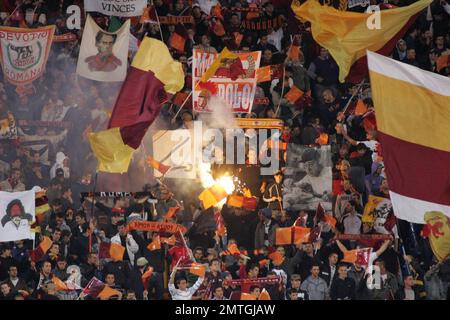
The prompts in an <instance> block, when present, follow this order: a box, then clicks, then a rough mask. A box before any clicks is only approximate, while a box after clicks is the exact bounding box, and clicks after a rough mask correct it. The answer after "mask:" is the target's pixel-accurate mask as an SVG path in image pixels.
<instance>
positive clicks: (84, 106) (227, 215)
mask: <svg viewBox="0 0 450 320" xmlns="http://www.w3.org/2000/svg"><path fill="white" fill-rule="evenodd" d="M376 2H377V1H370V3H373V4H375V3H376ZM388 2H389V4H391V5H395V6H404V5H408V4H409V3H410V2H412V1H406V0H405V1H403V0H394V1H391V0H389V1H388ZM218 3H219V4H220V5H221V6H222V10H221V12H220V13H217V12H215V11H214V10H211V8H213V6H214V5H216V4H218ZM286 3H289V1H266V0H259V1H245V0H240V1H237V0H194V1H192V3H190V2H189V1H187V0H175V1H171V0H155V1H154V6H155V8H156V11H157V13H158V15H159V16H167V15H180V13H181V15H183V16H188V15H191V16H193V21H194V23H192V24H189V23H186V24H178V25H167V24H164V25H162V28H161V29H159V25H158V24H157V23H144V24H140V23H139V19H137V20H136V21H134V22H133V23H132V27H131V32H132V34H133V35H134V36H135V37H136V38H137V39H142V38H143V37H144V35H147V36H150V37H153V38H156V39H161V37H162V38H163V40H164V41H165V42H166V43H167V44H169V39H170V37H171V34H172V33H174V32H175V31H176V32H178V33H180V34H183V35H185V39H186V42H185V47H184V52H180V51H179V50H175V49H171V52H172V54H173V57H174V58H175V59H177V60H179V61H180V62H181V63H182V64H183V67H184V71H185V79H186V81H185V88H184V89H183V91H185V92H187V93H188V92H190V90H191V88H192V74H191V70H192V58H191V57H192V50H193V48H198V49H202V50H204V51H206V52H220V51H221V50H222V49H223V48H224V47H225V46H227V47H228V48H229V49H232V50H236V51H237V50H240V51H261V52H262V59H261V66H269V65H271V66H274V65H281V68H280V72H281V76H280V78H282V79H283V80H282V81H280V79H278V78H274V79H273V80H271V81H269V82H263V83H259V84H258V89H257V97H258V98H266V99H259V100H258V101H259V102H261V103H259V102H258V103H256V102H255V104H254V105H253V109H252V112H251V113H249V114H242V115H237V116H239V117H250V118H279V119H282V120H283V121H284V125H285V129H284V131H283V135H282V139H283V140H284V142H286V143H294V144H300V145H316V144H317V143H318V139H319V137H321V134H327V137H328V141H329V144H330V145H331V150H332V160H333V169H332V172H333V210H332V214H333V216H334V217H335V218H336V220H337V223H336V225H334V226H333V225H332V224H330V223H327V222H324V221H317V219H316V213H315V210H314V211H300V212H298V211H295V212H291V211H286V210H280V209H279V208H280V207H279V205H280V200H281V201H282V199H280V198H279V197H280V195H279V194H278V195H276V194H274V193H273V188H272V187H273V186H275V188H279V189H276V190H280V191H281V190H282V180H283V170H281V171H280V172H278V173H277V174H276V175H275V176H274V177H270V179H266V178H264V181H263V179H262V178H261V189H260V193H259V194H255V196H257V197H258V199H259V202H258V207H257V209H256V210H253V211H249V210H246V209H243V208H236V207H231V206H228V205H227V204H225V205H224V206H223V207H222V208H221V209H220V211H221V215H222V217H223V220H224V223H225V227H226V229H227V234H226V236H218V235H217V233H216V221H215V218H214V214H215V212H214V210H213V209H208V210H203V209H202V207H201V203H200V202H199V201H198V200H196V199H197V195H194V196H191V197H189V198H185V197H181V195H179V194H178V190H177V188H176V186H177V185H176V184H174V185H173V186H172V185H171V184H170V181H168V182H167V185H165V184H160V183H158V182H157V181H156V180H155V178H154V177H153V176H152V174H151V172H150V171H151V170H149V168H145V167H146V164H145V161H144V160H142V161H134V162H133V164H132V167H131V169H130V172H129V173H128V175H129V178H130V179H129V181H131V184H130V186H131V188H124V190H114V191H133V192H137V191H144V192H147V193H148V194H149V196H144V197H142V196H141V195H140V196H136V195H125V196H120V195H115V196H114V197H112V198H111V197H110V198H108V197H95V199H94V198H92V197H91V196H84V197H81V194H82V193H88V192H92V191H94V190H96V191H102V190H101V188H100V187H99V186H96V185H95V179H96V173H95V170H96V160H95V157H94V156H93V154H92V152H91V150H90V147H89V143H88V141H87V134H88V133H89V132H96V131H99V130H103V129H105V128H106V127H107V123H108V119H109V117H110V115H111V111H112V109H113V107H114V103H115V99H116V97H117V95H118V93H119V90H120V84H117V83H106V82H105V83H102V82H95V81H91V80H87V79H83V78H81V77H77V75H76V64H77V57H78V51H79V47H80V42H81V35H82V30H69V29H67V26H66V19H67V18H68V14H67V13H66V9H67V7H68V6H69V5H72V4H77V5H80V6H81V7H82V1H75V0H74V1H70V0H61V1H42V0H39V1H32V0H23V1H21V0H17V1H9V0H6V1H2V7H1V8H0V9H1V10H0V12H4V13H5V14H2V15H1V16H0V20H1V21H0V24H1V25H7V26H19V21H17V20H14V17H15V15H13V16H11V13H12V11H13V10H14V9H15V8H16V7H17V6H18V5H20V6H19V9H18V10H22V13H23V16H27V15H26V13H27V12H28V11H29V9H30V8H31V10H34V15H32V17H31V18H29V19H28V20H27V21H26V23H27V25H28V27H30V28H35V27H38V26H42V25H47V24H55V25H56V34H58V35H62V34H66V33H69V32H72V33H74V34H76V36H77V38H76V40H75V41H68V42H58V43H53V45H52V49H51V53H50V57H49V59H48V63H47V67H46V72H45V75H44V76H43V77H41V78H40V79H38V80H37V81H35V82H34V83H33V85H32V86H28V87H26V88H25V91H24V92H22V91H18V90H16V87H15V86H12V85H10V84H9V83H7V82H6V81H3V78H2V81H0V119H3V118H7V117H8V114H11V113H12V115H13V116H14V119H15V122H16V124H17V133H18V137H17V139H2V140H1V141H0V190H1V191H9V192H16V191H24V190H29V189H31V188H32V187H33V186H40V187H41V188H43V189H46V196H47V198H48V204H49V206H50V209H49V210H48V211H47V212H46V213H45V217H44V218H43V219H42V221H40V233H36V241H35V242H33V241H31V240H21V241H15V242H11V243H1V244H0V300H12V299H15V300H21V299H43V300H57V299H59V300H75V299H94V298H93V297H92V296H90V295H86V294H84V293H81V288H84V287H85V286H86V285H87V284H88V283H89V281H90V280H91V279H92V278H93V277H96V278H97V279H99V280H101V281H103V282H104V283H105V284H106V286H108V287H110V288H113V289H116V290H118V291H119V292H120V294H119V295H113V296H111V297H106V298H104V299H123V300H135V299H138V300H142V299H170V298H172V299H174V300H196V299H197V300H200V299H205V300H210V299H213V300H222V299H230V298H231V299H240V298H242V297H243V296H244V295H243V294H248V295H249V296H251V297H252V298H255V299H259V298H260V297H261V296H262V295H263V293H268V295H269V296H270V298H271V299H273V300H280V299H281V300H329V299H331V300H361V299H368V300H397V299H398V300H422V299H429V300H445V299H449V297H450V293H449V292H450V290H449V284H450V270H449V263H448V260H447V262H446V263H437V261H436V259H435V258H434V256H433V252H432V250H431V248H430V245H429V242H428V240H427V239H426V238H425V237H423V236H422V234H421V229H422V225H416V224H410V223H407V222H406V221H401V220H398V221H396V223H395V226H391V227H390V228H386V230H387V231H386V234H388V235H392V237H391V239H387V240H381V241H375V242H374V243H372V244H371V245H373V251H372V254H371V256H370V263H369V265H372V264H374V265H376V266H378V267H379V269H377V270H379V273H380V279H381V284H380V285H379V286H375V287H371V286H368V285H367V283H368V278H370V276H371V275H369V274H368V273H366V270H365V269H366V268H365V267H363V266H361V265H359V264H356V263H353V264H352V263H346V262H342V261H341V260H342V259H343V257H344V253H345V252H347V251H348V250H351V249H355V248H357V247H365V246H364V245H362V244H361V243H359V242H358V241H357V240H348V239H344V240H338V239H336V237H335V236H336V235H358V234H374V233H377V232H376V231H375V229H374V226H373V225H370V224H368V223H364V222H362V219H361V216H362V214H363V210H364V206H365V204H366V203H367V201H368V197H369V195H376V196H379V197H383V198H389V185H388V181H387V180H386V178H385V176H384V168H383V164H382V148H381V147H380V146H379V144H377V143H376V139H377V136H376V135H377V131H376V122H375V117H374V115H373V103H372V100H371V92H370V83H369V82H368V80H367V78H366V81H365V82H359V81H358V82H357V83H350V82H346V83H340V82H339V81H338V66H337V64H336V63H335V61H334V60H333V58H332V57H331V56H330V55H329V53H328V51H327V50H326V49H325V48H321V47H320V46H319V45H318V44H317V43H316V42H315V41H314V40H313V38H312V36H311V31H310V28H309V25H308V23H301V22H299V21H298V20H296V19H295V18H294V17H293V16H292V12H290V10H287V5H286ZM230 8H234V9H233V10H232V9H230ZM245 8H258V9H259V14H260V17H263V18H265V19H273V18H277V21H281V23H280V25H279V26H278V28H276V29H274V28H267V29H265V30H262V29H261V30H252V29H249V28H248V27H247V26H246V25H245V24H243V22H244V21H246V20H247V19H249V17H248V16H249V15H251V14H254V13H255V12H254V11H250V10H244V9H245ZM364 9H365V8H364V7H363V6H357V7H355V8H354V9H353V10H354V11H363V10H364ZM93 16H94V18H95V20H96V22H97V23H98V24H99V25H100V26H101V27H103V28H104V29H107V28H108V24H109V23H110V20H111V19H110V17H106V16H103V15H101V14H93ZM27 17H28V16H27ZM122 20H123V19H122ZM449 22H450V5H449V4H447V3H446V2H445V1H443V0H441V1H434V2H433V4H432V5H431V6H430V8H429V9H428V10H424V11H423V12H422V13H421V14H420V16H419V17H418V19H417V20H416V23H415V24H414V25H413V26H412V27H411V28H410V29H409V30H408V32H407V33H406V34H405V36H404V37H403V39H401V40H399V41H398V43H397V45H396V47H395V49H394V51H393V52H392V55H391V56H392V57H393V58H394V59H396V60H399V61H403V62H405V63H408V64H411V65H415V66H418V67H420V68H422V69H425V70H428V71H431V72H435V73H440V74H442V75H445V76H448V75H449V74H450V68H449V67H448V66H444V67H442V68H440V69H439V68H438V64H437V60H438V58H439V57H440V56H441V55H445V54H448V53H449V52H448V51H449V50H450V28H449ZM236 32H238V33H240V34H242V35H243V38H242V40H241V41H238V42H239V43H237V42H236V41H235V36H234V34H235V33H236ZM293 43H294V44H295V45H296V46H298V47H299V50H298V52H296V53H295V55H293V54H292V53H291V52H290V51H289V49H290V48H291V47H292V44H293ZM130 58H131V54H130ZM0 77H2V76H0ZM293 85H295V86H296V87H297V88H299V89H301V90H302V91H303V92H305V93H306V94H305V95H304V97H303V98H301V99H298V100H297V101H296V102H295V103H292V102H290V101H289V100H288V99H286V98H285V96H284V95H285V94H286V93H287V92H288V91H289V88H290V87H292V86H293ZM264 101H265V102H264ZM358 102H359V104H361V102H362V104H363V105H358ZM189 105H190V103H188V104H187V106H189ZM179 107H180V105H176V104H175V106H171V103H166V104H164V105H163V107H162V110H161V113H160V116H159V119H158V123H159V126H161V127H162V128H164V129H176V128H180V127H189V126H190V123H191V122H192V121H193V120H195V115H194V114H193V113H192V112H191V111H190V108H188V107H186V108H185V109H186V110H184V111H182V112H180V114H179V116H178V117H177V118H176V121H175V122H174V121H171V119H172V117H173V116H174V115H175V114H176V112H177V111H178V108H179ZM360 107H362V108H363V109H364V110H365V111H364V112H363V113H362V114H359V113H358V112H357V111H356V109H357V108H360ZM282 152H283V151H282ZM142 158H143V157H142ZM282 165H283V164H282ZM96 188H97V189H96ZM148 198H151V199H157V200H158V201H157V203H156V204H152V203H149V202H148V201H147V200H148ZM183 201H184V202H183ZM176 205H178V206H180V208H181V209H180V210H179V211H178V212H177V213H176V214H175V215H174V216H173V217H172V218H171V219H170V221H169V222H174V223H178V224H181V225H183V226H184V227H186V229H187V233H186V234H185V236H184V238H183V239H184V240H183V239H181V240H183V241H180V239H179V238H178V239H177V241H176V243H175V244H173V243H172V244H168V243H162V244H161V247H160V248H158V249H155V250H149V248H148V245H149V244H150V243H151V242H152V241H153V240H155V238H156V237H157V236H158V235H160V236H167V234H158V232H142V231H136V230H134V231H129V230H128V229H127V224H128V223H129V222H130V221H134V220H147V221H163V220H164V214H165V213H166V212H167V210H168V209H169V208H170V207H174V206H176ZM294 222H295V223H301V225H303V226H306V227H310V228H313V229H314V227H316V226H320V230H321V232H320V234H318V235H317V236H316V237H314V239H312V240H311V242H307V243H303V244H298V245H283V246H277V245H276V243H275V230H276V229H277V228H279V227H289V226H292V225H293V224H294ZM43 236H48V237H49V238H50V239H51V240H52V245H51V247H50V249H49V250H48V251H47V252H46V253H45V255H44V256H43V257H41V258H40V259H39V260H38V261H34V260H35V259H32V256H31V253H30V252H31V250H32V249H33V246H34V247H37V246H38V245H39V242H40V240H42V239H43ZM169 236H170V235H169ZM104 242H106V243H109V242H110V243H117V244H120V245H122V246H123V247H125V252H124V253H123V257H122V259H120V260H119V261H113V260H111V259H108V258H100V257H99V251H100V247H101V245H100V244H101V243H104ZM184 242H186V244H187V247H186V246H185V245H184ZM233 244H235V245H236V247H237V248H238V250H237V252H234V253H230V245H233ZM274 251H276V252H278V254H277V255H276V257H277V258H275V259H273V258H272V257H273V253H274ZM269 256H270V257H269ZM189 257H190V258H191V259H192V258H193V260H195V262H197V263H199V264H204V265H205V266H206V274H205V276H204V277H199V276H198V275H195V274H193V273H191V272H188V270H187V269H186V268H182V267H180V266H181V265H182V263H180V261H183V260H184V259H189ZM149 268H152V270H153V272H152V273H151V275H150V277H148V278H145V279H146V280H145V283H143V281H142V275H143V274H145V273H146V272H147V271H148V270H149ZM73 274H75V275H76V276H75V280H74V282H75V283H76V284H77V288H76V289H75V290H58V288H57V286H56V285H55V282H54V281H52V278H53V277H57V278H59V279H60V280H62V281H66V280H67V279H68V278H69V277H71V276H72V275H73ZM72 278H73V276H72ZM261 278H263V280H260V279H261ZM275 278H276V279H281V280H280V281H270V279H275ZM252 279H253V280H254V281H251V280H252ZM268 279H269V280H268ZM369 280H370V279H369ZM98 299H100V298H98ZM102 299H103V298H102Z"/></svg>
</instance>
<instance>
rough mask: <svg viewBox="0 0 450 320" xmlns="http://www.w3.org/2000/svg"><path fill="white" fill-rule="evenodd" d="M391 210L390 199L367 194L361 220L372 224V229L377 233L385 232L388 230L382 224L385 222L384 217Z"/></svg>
mask: <svg viewBox="0 0 450 320" xmlns="http://www.w3.org/2000/svg"><path fill="white" fill-rule="evenodd" d="M391 212H392V203H391V200H389V199H387V198H382V197H376V196H373V195H369V199H368V201H367V204H366V206H365V207H364V214H363V216H362V222H365V223H368V224H370V225H372V226H373V229H374V230H375V232H377V233H383V234H387V233H389V231H388V230H386V228H385V226H384V224H385V223H386V219H387V218H388V216H389V214H390V213H391Z"/></svg>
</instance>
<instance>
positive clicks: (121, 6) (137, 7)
mask: <svg viewBox="0 0 450 320" xmlns="http://www.w3.org/2000/svg"><path fill="white" fill-rule="evenodd" d="M145 7H147V0H84V9H85V10H86V11H87V12H91V11H95V12H100V13H103V14H104V15H107V16H116V17H136V16H141V15H142V13H143V12H144V8H145Z"/></svg>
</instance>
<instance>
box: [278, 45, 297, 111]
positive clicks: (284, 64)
mask: <svg viewBox="0 0 450 320" xmlns="http://www.w3.org/2000/svg"><path fill="white" fill-rule="evenodd" d="M293 44H294V39H293V38H292V37H291V45H290V46H289V49H288V52H287V53H288V57H289V52H290V51H291V49H292V45H293ZM285 74H286V61H284V62H283V78H282V79H281V81H282V82H281V95H280V101H278V106H277V110H276V111H275V116H277V117H278V111H279V110H280V106H281V99H283V95H284V75H285Z"/></svg>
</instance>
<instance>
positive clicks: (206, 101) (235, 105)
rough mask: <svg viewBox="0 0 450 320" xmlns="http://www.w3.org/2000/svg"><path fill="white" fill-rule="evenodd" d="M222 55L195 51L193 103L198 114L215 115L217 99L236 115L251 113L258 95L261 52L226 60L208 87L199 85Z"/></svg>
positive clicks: (247, 53)
mask: <svg viewBox="0 0 450 320" xmlns="http://www.w3.org/2000/svg"><path fill="white" fill-rule="evenodd" d="M217 56H218V54H214V53H207V52H203V51H200V50H194V54H193V77H192V81H193V87H194V88H195V90H194V92H193V104H194V110H195V111H197V112H213V110H214V106H213V105H212V104H210V100H211V98H212V97H213V96H215V97H219V98H220V99H221V100H222V101H225V103H226V106H227V107H228V108H230V109H231V110H232V112H235V113H243V112H250V111H251V109H252V105H253V100H254V98H255V93H256V83H257V79H256V69H258V68H259V64H260V60H261V52H260V51H257V52H245V53H239V54H238V58H237V59H236V58H224V59H222V60H221V61H220V66H219V68H218V69H217V71H216V72H215V74H214V75H213V76H212V77H211V78H210V79H209V80H208V81H207V83H206V84H200V85H198V86H196V85H197V83H198V82H199V80H200V78H201V76H202V75H203V74H204V73H205V72H206V70H208V68H209V67H210V66H211V64H212V63H213V62H214V60H215V59H216V57H217Z"/></svg>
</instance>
